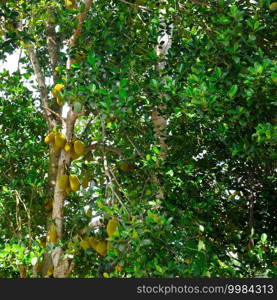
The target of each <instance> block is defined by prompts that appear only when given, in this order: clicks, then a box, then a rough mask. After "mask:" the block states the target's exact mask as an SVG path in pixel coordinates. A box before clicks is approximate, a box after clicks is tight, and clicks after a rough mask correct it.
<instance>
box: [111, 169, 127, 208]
mask: <svg viewBox="0 0 277 300" xmlns="http://www.w3.org/2000/svg"><path fill="white" fill-rule="evenodd" d="M110 173H111V174H112V176H113V178H114V181H115V182H116V184H117V186H118V188H119V190H120V191H121V192H122V194H123V195H124V197H125V198H126V199H127V200H128V201H129V202H130V201H131V200H130V199H129V197H128V196H127V195H126V193H125V192H124V190H123V188H122V186H121V185H120V183H119V182H118V181H117V179H116V176H115V175H114V173H113V171H112V170H110Z"/></svg>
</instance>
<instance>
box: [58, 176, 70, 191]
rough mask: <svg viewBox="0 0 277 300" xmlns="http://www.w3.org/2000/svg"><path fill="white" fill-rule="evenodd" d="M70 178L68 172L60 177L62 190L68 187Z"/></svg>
mask: <svg viewBox="0 0 277 300" xmlns="http://www.w3.org/2000/svg"><path fill="white" fill-rule="evenodd" d="M68 180H69V178H68V175H66V174H63V175H61V176H60V177H59V178H58V184H59V188H60V189H61V190H62V191H65V190H66V188H67V186H68Z"/></svg>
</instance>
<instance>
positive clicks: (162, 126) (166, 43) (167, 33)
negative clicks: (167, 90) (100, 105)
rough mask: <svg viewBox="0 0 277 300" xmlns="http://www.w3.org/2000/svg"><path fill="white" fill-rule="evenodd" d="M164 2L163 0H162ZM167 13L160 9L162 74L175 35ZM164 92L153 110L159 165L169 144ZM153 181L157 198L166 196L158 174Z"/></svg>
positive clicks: (159, 46) (159, 45)
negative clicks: (156, 189) (166, 19)
mask: <svg viewBox="0 0 277 300" xmlns="http://www.w3.org/2000/svg"><path fill="white" fill-rule="evenodd" d="M161 3H163V1H161ZM165 14H166V9H165V8H162V9H161V10H160V24H161V26H162V27H163V31H162V33H161V35H160V36H159V37H158V43H157V46H156V54H157V56H158V57H159V58H160V61H159V62H158V64H157V66H156V70H157V71H159V72H160V75H161V76H162V70H163V69H164V68H165V67H166V61H165V60H166V56H167V54H168V50H169V49H170V48H171V45H172V35H173V24H171V25H170V26H169V28H167V25H166V22H165ZM164 96H165V95H164V94H163V93H160V95H159V97H160V99H161V104H159V105H158V106H156V107H154V108H153V110H152V122H153V128H154V132H155V138H156V139H157V140H158V142H159V145H160V159H159V160H158V167H161V166H162V164H163V163H164V161H165V159H166V157H167V151H168V146H167V143H166V136H167V134H166V127H167V119H166V117H165V115H164V114H163V112H165V111H166V105H165V104H164V103H163V102H162V99H163V98H164ZM153 181H154V183H155V184H156V185H157V187H158V192H157V194H156V198H157V199H158V200H161V199H163V198H164V191H163V187H162V184H161V182H160V179H159V177H158V175H157V174H154V175H153Z"/></svg>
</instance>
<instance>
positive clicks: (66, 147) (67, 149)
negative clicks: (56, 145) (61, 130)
mask: <svg viewBox="0 0 277 300" xmlns="http://www.w3.org/2000/svg"><path fill="white" fill-rule="evenodd" d="M70 149H71V143H69V142H67V143H66V144H65V146H64V151H66V152H69V151H70Z"/></svg>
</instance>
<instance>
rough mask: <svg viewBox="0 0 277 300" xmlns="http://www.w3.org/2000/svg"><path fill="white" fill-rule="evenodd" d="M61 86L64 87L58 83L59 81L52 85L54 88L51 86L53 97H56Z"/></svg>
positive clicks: (61, 88)
mask: <svg viewBox="0 0 277 300" xmlns="http://www.w3.org/2000/svg"><path fill="white" fill-rule="evenodd" d="M63 88H64V85H63V84H60V83H58V84H56V85H55V86H54V88H53V91H52V94H53V96H54V97H55V98H57V97H58V94H59V92H61V91H62V90H63Z"/></svg>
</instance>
